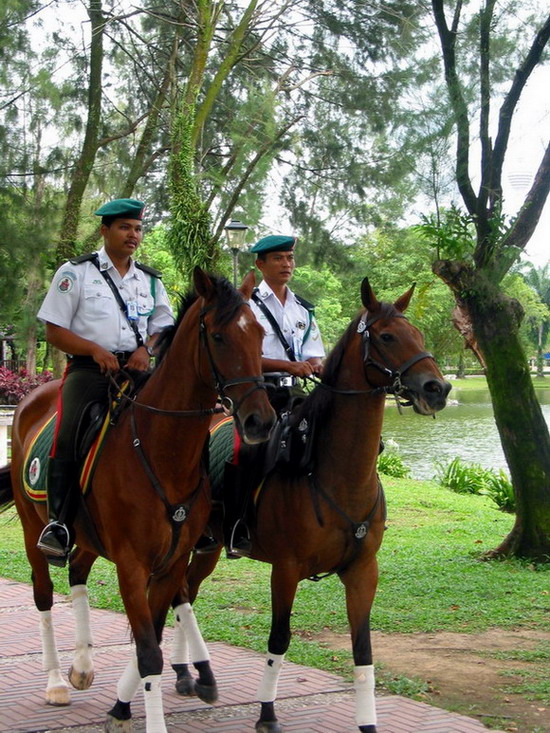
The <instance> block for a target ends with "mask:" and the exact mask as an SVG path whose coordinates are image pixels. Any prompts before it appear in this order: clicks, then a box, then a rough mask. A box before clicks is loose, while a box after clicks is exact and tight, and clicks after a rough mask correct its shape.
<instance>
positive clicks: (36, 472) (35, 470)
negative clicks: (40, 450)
mask: <svg viewBox="0 0 550 733" xmlns="http://www.w3.org/2000/svg"><path fill="white" fill-rule="evenodd" d="M40 468H41V466H40V458H38V456H36V458H33V459H32V461H31V464H30V466H29V483H30V485H31V486H34V485H35V484H36V482H37V481H38V479H39V478H40Z"/></svg>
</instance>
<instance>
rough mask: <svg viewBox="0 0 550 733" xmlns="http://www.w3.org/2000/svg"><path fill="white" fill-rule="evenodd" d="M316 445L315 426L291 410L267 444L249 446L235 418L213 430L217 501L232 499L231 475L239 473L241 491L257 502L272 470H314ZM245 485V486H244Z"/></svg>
mask: <svg viewBox="0 0 550 733" xmlns="http://www.w3.org/2000/svg"><path fill="white" fill-rule="evenodd" d="M314 443H315V423H314V422H313V421H310V420H308V419H307V418H305V417H302V418H297V416H296V415H295V414H294V413H293V412H291V411H289V412H285V413H283V414H282V415H280V416H279V419H278V420H277V423H276V425H275V427H274V428H273V430H272V432H271V436H270V438H269V440H268V441H267V443H262V444H260V445H254V446H250V445H245V444H242V443H241V440H240V437H239V433H238V431H237V429H236V427H235V424H234V420H233V418H232V417H226V418H224V419H223V420H221V421H220V422H219V423H218V424H217V425H215V426H214V427H213V428H211V430H210V439H209V444H208V476H209V479H210V485H211V488H212V497H213V499H214V500H215V501H220V502H224V501H226V500H227V498H228V493H227V485H226V484H227V478H228V474H229V473H231V474H232V475H234V474H235V473H236V472H238V473H239V474H240V475H239V478H238V481H239V483H240V484H241V487H240V488H241V492H239V493H243V492H244V493H246V494H248V495H250V494H254V503H256V501H257V499H258V496H259V493H260V489H261V486H262V484H263V481H264V479H265V478H266V476H268V475H269V474H270V473H271V472H272V471H275V470H277V471H282V472H285V473H288V474H292V475H302V474H305V473H308V472H309V471H310V470H311V467H312V463H313V447H314ZM243 484H245V486H243Z"/></svg>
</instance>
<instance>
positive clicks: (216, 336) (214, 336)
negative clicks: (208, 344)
mask: <svg viewBox="0 0 550 733" xmlns="http://www.w3.org/2000/svg"><path fill="white" fill-rule="evenodd" d="M212 341H215V342H216V343H217V344H223V336H222V335H221V333H217V332H216V333H213V334H212Z"/></svg>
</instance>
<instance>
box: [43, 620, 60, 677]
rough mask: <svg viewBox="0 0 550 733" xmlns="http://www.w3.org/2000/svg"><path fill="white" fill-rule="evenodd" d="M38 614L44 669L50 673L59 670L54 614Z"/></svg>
mask: <svg viewBox="0 0 550 733" xmlns="http://www.w3.org/2000/svg"><path fill="white" fill-rule="evenodd" d="M38 613H39V615H40V637H41V639H42V669H43V670H44V672H49V671H50V670H52V669H59V657H58V656H57V647H56V645H55V634H54V630H53V624H52V612H51V611H39V612H38Z"/></svg>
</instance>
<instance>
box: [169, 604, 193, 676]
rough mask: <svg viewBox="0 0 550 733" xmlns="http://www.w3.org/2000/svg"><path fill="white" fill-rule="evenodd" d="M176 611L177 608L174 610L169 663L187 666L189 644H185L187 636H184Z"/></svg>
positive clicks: (179, 617)
mask: <svg viewBox="0 0 550 733" xmlns="http://www.w3.org/2000/svg"><path fill="white" fill-rule="evenodd" d="M178 608H179V606H178ZM177 610H178V609H177V608H176V609H175V610H174V616H175V621H174V639H173V641H172V654H171V656H170V662H171V663H172V664H189V644H188V643H187V636H186V635H185V629H184V628H183V623H182V621H181V616H180V614H179V613H176V611H177Z"/></svg>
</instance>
